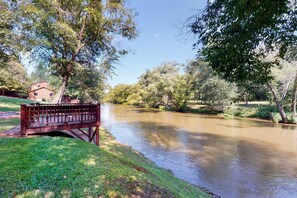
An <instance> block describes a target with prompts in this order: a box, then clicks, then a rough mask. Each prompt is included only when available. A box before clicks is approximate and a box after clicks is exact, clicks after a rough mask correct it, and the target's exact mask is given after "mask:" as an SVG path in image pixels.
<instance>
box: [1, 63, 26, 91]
mask: <svg viewBox="0 0 297 198" xmlns="http://www.w3.org/2000/svg"><path fill="white" fill-rule="evenodd" d="M10 59H11V60H10V61H9V62H7V63H5V64H6V67H5V68H0V74H1V75H0V90H1V91H2V95H4V93H5V92H10V93H17V94H18V95H22V96H26V95H27V93H28V87H29V81H28V76H27V72H26V70H25V68H24V66H23V65H22V64H20V63H19V62H18V61H17V60H13V59H12V58H10Z"/></svg>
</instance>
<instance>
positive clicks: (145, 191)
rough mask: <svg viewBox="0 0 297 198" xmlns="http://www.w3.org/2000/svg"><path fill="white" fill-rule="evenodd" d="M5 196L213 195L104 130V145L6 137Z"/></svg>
mask: <svg viewBox="0 0 297 198" xmlns="http://www.w3.org/2000/svg"><path fill="white" fill-rule="evenodd" d="M0 153H1V158H0V167H1V169H0V175H1V177H0V197H101V196H102V197H117V196H118V197H133V196H135V197H207V196H208V195H207V194H205V193H203V192H202V191H200V190H199V189H197V188H195V187H193V186H192V185H190V184H188V183H186V182H183V181H181V180H179V179H177V178H175V177H174V176H173V175H172V174H171V173H169V172H168V171H166V170H164V169H161V168H159V167H157V166H156V165H154V164H153V163H152V162H150V161H148V160H147V159H145V158H144V157H143V156H142V155H139V154H138V153H136V152H134V151H132V150H131V149H130V148H128V147H126V146H123V145H121V144H118V143H117V142H115V141H113V140H112V139H111V137H110V136H109V135H108V134H106V133H104V132H103V131H101V147H100V148H98V147H96V146H95V145H93V144H91V143H87V142H83V141H80V140H75V139H69V138H61V137H54V138H52V137H48V138H45V137H43V138H23V139H22V138H19V139H0Z"/></svg>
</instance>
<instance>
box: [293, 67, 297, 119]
mask: <svg viewBox="0 0 297 198" xmlns="http://www.w3.org/2000/svg"><path fill="white" fill-rule="evenodd" d="M296 103H297V71H296V76H295V80H294V88H293V100H292V112H293V117H296V116H297V113H296Z"/></svg>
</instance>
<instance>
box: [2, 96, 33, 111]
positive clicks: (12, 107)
mask: <svg viewBox="0 0 297 198" xmlns="http://www.w3.org/2000/svg"><path fill="white" fill-rule="evenodd" d="M34 102H36V101H32V100H27V99H21V98H9V97H2V96H1V97H0V112H7V111H20V105H21V104H30V103H34Z"/></svg>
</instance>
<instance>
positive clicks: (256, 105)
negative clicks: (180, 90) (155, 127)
mask: <svg viewBox="0 0 297 198" xmlns="http://www.w3.org/2000/svg"><path fill="white" fill-rule="evenodd" d="M160 109H161V110H164V111H174V110H173V108H170V107H164V106H161V107H160ZM184 113H195V114H207V115H217V116H222V117H228V118H256V119H261V120H270V121H272V122H274V123H279V122H280V121H281V117H280V115H279V112H278V110H277V108H276V107H275V106H272V105H270V104H269V103H268V102H266V103H265V102H252V103H250V104H248V105H243V104H235V105H231V106H221V105H201V104H200V105H199V104H192V105H189V106H188V107H187V108H186V109H185V111H184ZM286 113H287V116H288V119H289V124H297V118H296V117H295V118H293V117H292V113H291V112H290V111H286Z"/></svg>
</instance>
